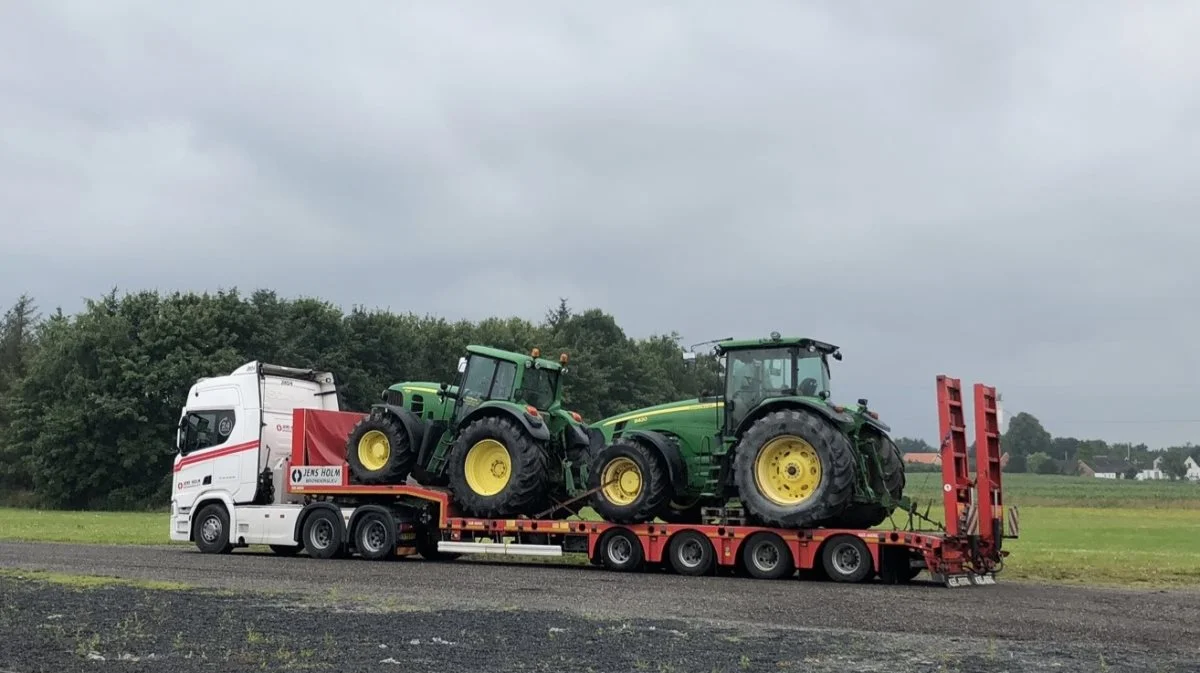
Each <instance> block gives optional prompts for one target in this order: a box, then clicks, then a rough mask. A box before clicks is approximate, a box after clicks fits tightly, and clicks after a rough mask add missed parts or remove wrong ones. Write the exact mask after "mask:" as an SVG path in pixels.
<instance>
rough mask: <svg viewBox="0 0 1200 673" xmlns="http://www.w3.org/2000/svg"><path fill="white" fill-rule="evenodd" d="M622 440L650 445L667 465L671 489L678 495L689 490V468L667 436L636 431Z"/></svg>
mask: <svg viewBox="0 0 1200 673" xmlns="http://www.w3.org/2000/svg"><path fill="white" fill-rule="evenodd" d="M621 439H631V440H633V441H636V442H640V443H642V444H646V445H649V446H651V447H653V448H654V450H655V451H657V452H658V454H659V455H660V456H662V457H663V462H665V463H666V464H667V474H668V475H669V476H670V477H671V487H672V488H674V489H675V492H676V493H680V492H683V491H686V490H687V483H688V475H687V468H686V467H684V464H683V456H681V455H679V447H678V445H676V444H675V442H672V441H670V439H668V438H667V436H666V435H664V434H662V433H660V432H655V431H653V430H634V431H632V432H626V433H623V434H622V435H621Z"/></svg>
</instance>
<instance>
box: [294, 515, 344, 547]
mask: <svg viewBox="0 0 1200 673" xmlns="http://www.w3.org/2000/svg"><path fill="white" fill-rule="evenodd" d="M302 535H303V537H304V550H305V551H307V552H308V555H309V556H311V557H313V558H320V559H329V558H333V557H335V556H338V555H340V554H341V552H342V547H343V546H344V545H345V544H346V528H345V526H344V525H343V524H342V517H341V516H340V515H339V514H338V513H336V512H334V511H333V510H330V509H324V508H322V509H318V510H316V511H314V512H313V513H312V514H309V515H308V518H307V519H305V520H304V528H303V533H302Z"/></svg>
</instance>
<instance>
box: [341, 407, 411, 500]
mask: <svg viewBox="0 0 1200 673" xmlns="http://www.w3.org/2000/svg"><path fill="white" fill-rule="evenodd" d="M416 459H417V456H416V453H415V452H414V451H413V450H412V439H411V438H410V437H409V436H408V432H406V431H405V429H404V426H403V425H401V424H400V421H398V420H397V419H396V418H394V417H392V416H368V417H366V418H364V419H363V420H361V421H359V422H358V425H355V426H354V429H353V430H351V431H350V437H349V438H348V439H347V440H346V462H348V463H350V474H351V476H353V477H354V480H355V481H356V482H358V483H360V484H402V483H404V479H405V477H407V476H408V473H409V471H411V470H412V467H413V463H415V462H416Z"/></svg>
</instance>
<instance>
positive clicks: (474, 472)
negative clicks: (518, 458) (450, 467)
mask: <svg viewBox="0 0 1200 673" xmlns="http://www.w3.org/2000/svg"><path fill="white" fill-rule="evenodd" d="M463 468H464V469H463V471H464V472H465V473H466V477H467V486H469V487H470V488H471V490H472V491H474V492H476V493H478V494H479V495H496V494H497V493H499V492H500V491H502V490H504V487H505V486H507V485H508V477H509V475H510V474H511V473H512V458H511V457H510V456H509V455H508V449H506V448H504V445H503V444H501V443H500V442H497V441H496V440H494V439H484V440H481V441H479V442H477V443H476V444H475V446H472V447H471V448H470V450H468V451H467V458H466V461H465V464H464V465H463Z"/></svg>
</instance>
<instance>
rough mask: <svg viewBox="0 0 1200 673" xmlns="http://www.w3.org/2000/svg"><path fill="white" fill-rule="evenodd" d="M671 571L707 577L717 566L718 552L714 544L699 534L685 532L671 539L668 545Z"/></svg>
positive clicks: (691, 531) (692, 531) (690, 531)
mask: <svg viewBox="0 0 1200 673" xmlns="http://www.w3.org/2000/svg"><path fill="white" fill-rule="evenodd" d="M667 555H668V558H669V559H670V563H671V569H672V570H674V571H675V572H677V573H679V574H680V575H688V576H699V575H707V574H708V573H709V572H711V571H712V569H713V566H714V565H715V564H716V555H717V552H716V551H715V550H714V549H713V546H712V542H710V541H709V539H708V538H707V537H705V536H703V535H701V534H700V533H699V532H697V531H694V530H685V531H680V532H678V533H676V534H675V535H674V536H672V537H671V542H670V543H669V544H668V545H667Z"/></svg>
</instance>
